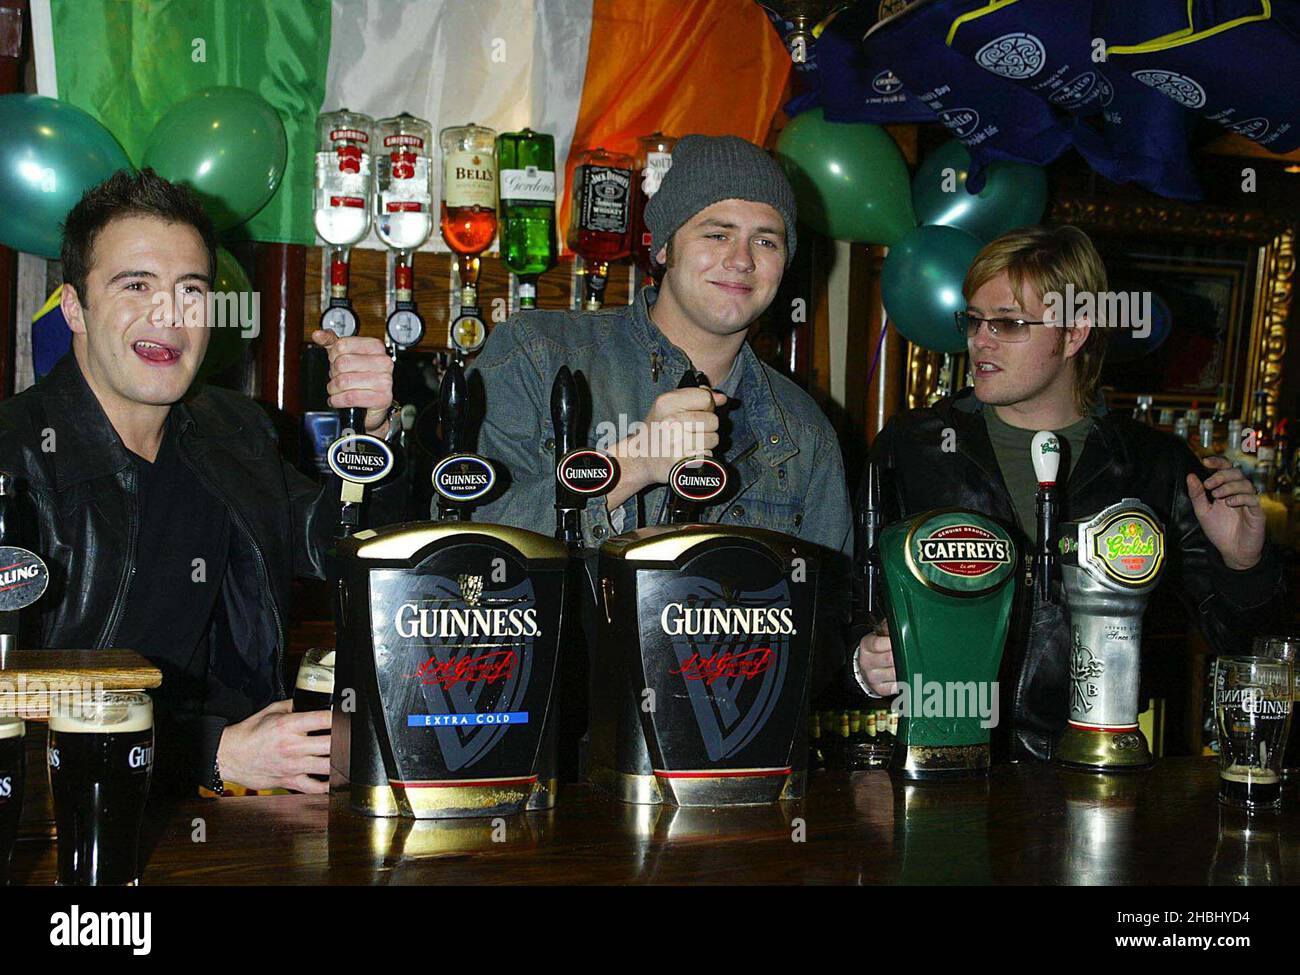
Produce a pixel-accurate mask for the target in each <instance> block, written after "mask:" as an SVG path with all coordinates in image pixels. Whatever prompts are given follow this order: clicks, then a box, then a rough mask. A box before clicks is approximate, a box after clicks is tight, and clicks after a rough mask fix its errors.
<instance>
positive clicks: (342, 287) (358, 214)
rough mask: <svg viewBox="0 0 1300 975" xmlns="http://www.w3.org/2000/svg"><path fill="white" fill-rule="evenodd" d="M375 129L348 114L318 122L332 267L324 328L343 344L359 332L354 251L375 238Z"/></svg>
mask: <svg viewBox="0 0 1300 975" xmlns="http://www.w3.org/2000/svg"><path fill="white" fill-rule="evenodd" d="M374 124H375V123H374V120H373V119H371V117H370V116H369V115H362V114H361V113H360V112H349V111H348V110H347V109H346V108H345V109H342V110H340V111H337V112H324V113H322V114H321V115H320V116H318V117H317V119H316V134H317V139H316V191H315V197H314V201H313V202H314V203H315V223H316V234H317V236H319V237H320V239H321V240H323V241H325V243H326V244H328V245H329V261H330V300H329V306H328V307H327V308H326V309H325V311H324V313H322V315H321V320H320V327H321V328H324V329H328V330H329V331H331V332H334V333H335V334H336V335H338V336H339V337H340V338H346V337H347V336H349V335H355V334H356V332H357V328H358V322H357V316H356V312H354V311H353V310H352V301H351V299H350V298H348V268H349V258H350V254H351V250H352V245H353V244H356V243H359V242H360V241H362V240H363V239H365V236H366V234H368V233H369V232H370V194H371V191H372V189H373V176H372V169H371V157H370V144H371V143H370V139H371V134H372V133H373V131H374Z"/></svg>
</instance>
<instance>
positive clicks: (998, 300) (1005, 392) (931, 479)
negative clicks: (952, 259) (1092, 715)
mask: <svg viewBox="0 0 1300 975" xmlns="http://www.w3.org/2000/svg"><path fill="white" fill-rule="evenodd" d="M1067 285H1071V286H1072V287H1073V293H1074V294H1075V295H1083V294H1085V293H1087V294H1092V295H1100V294H1101V293H1102V292H1104V291H1105V289H1106V276H1105V269H1104V267H1103V265H1102V263H1101V259H1100V257H1099V256H1098V254H1097V252H1096V250H1095V249H1094V247H1093V245H1092V242H1091V241H1090V240H1088V238H1087V236H1086V235H1084V234H1083V233H1082V232H1081V231H1079V230H1077V229H1075V228H1073V227H1061V228H1056V229H1048V228H1042V227H1030V228H1025V229H1022V230H1017V231H1012V232H1010V233H1008V234H1005V235H1003V236H1002V237H1000V238H998V239H997V240H995V241H993V242H992V243H990V244H989V245H987V246H986V247H985V248H984V249H983V250H981V251H980V253H979V254H978V255H977V256H976V258H975V260H974V261H973V262H972V264H971V267H970V270H969V271H968V272H967V276H966V280H965V283H964V285H963V294H964V295H965V297H966V300H967V311H966V313H964V315H962V316H958V317H959V319H960V327H961V328H962V329H963V331H964V333H965V335H966V337H967V348H968V351H969V354H970V360H971V363H972V365H973V369H974V382H975V385H974V387H973V388H967V389H964V390H962V391H961V392H959V393H958V394H957V395H955V396H953V397H950V398H946V399H942V400H940V401H938V402H937V403H935V404H934V405H933V406H930V407H928V408H925V409H919V410H910V411H907V412H905V413H902V414H899V415H898V416H895V417H894V418H893V419H892V420H890V422H889V423H888V424H887V425H886V426H885V428H884V429H883V430H881V432H880V434H879V435H878V436H877V438H876V441H875V443H874V444H873V446H872V454H871V456H872V460H873V461H874V463H875V464H877V465H878V468H879V469H880V471H881V493H882V504H883V505H884V508H885V517H886V521H893V520H898V519H901V518H906V517H910V516H912V515H915V514H918V513H920V512H924V511H927V510H929V509H932V508H943V507H953V506H957V507H964V508H971V509H974V510H976V511H980V512H982V513H984V514H987V515H989V516H991V517H992V518H995V519H997V520H998V521H1000V522H1002V523H1003V524H1004V525H1005V526H1006V527H1007V528H1008V529H1009V530H1010V531H1011V533H1012V535H1013V537H1014V538H1015V539H1016V543H1017V545H1018V546H1019V547H1020V550H1021V551H1022V552H1031V551H1032V541H1033V536H1034V534H1035V527H1034V518H1035V513H1034V491H1035V488H1036V485H1035V479H1034V477H1033V475H1032V467H1031V461H1030V453H1029V441H1030V439H1031V438H1032V437H1033V435H1034V433H1035V432H1036V431H1038V430H1052V431H1054V432H1056V433H1057V435H1058V437H1059V438H1060V439H1061V441H1062V448H1063V449H1062V468H1061V472H1060V476H1059V483H1061V484H1062V485H1063V486H1064V491H1063V495H1064V502H1063V504H1064V510H1063V513H1062V520H1068V519H1070V518H1079V517H1086V516H1089V515H1092V514H1094V513H1095V512H1097V511H1100V510H1101V509H1102V508H1104V507H1106V506H1107V505H1110V504H1113V503H1115V502H1117V501H1119V500H1121V499H1122V498H1138V499H1140V500H1141V501H1143V502H1145V503H1146V504H1148V505H1149V506H1150V507H1151V508H1152V509H1153V510H1154V511H1155V512H1156V514H1157V515H1158V516H1159V518H1160V520H1161V521H1162V522H1163V523H1164V526H1165V532H1166V539H1167V546H1168V558H1169V565H1168V571H1167V575H1166V577H1165V579H1166V581H1165V583H1164V584H1165V585H1172V586H1174V587H1176V588H1177V590H1178V593H1179V595H1180V596H1181V597H1182V598H1183V600H1184V602H1185V603H1186V604H1187V606H1188V610H1189V612H1190V613H1191V615H1192V616H1193V617H1194V618H1195V619H1196V621H1197V623H1198V624H1199V625H1200V627H1201V630H1202V632H1203V633H1204V634H1205V636H1206V638H1207V639H1208V640H1209V641H1210V644H1211V646H1213V647H1214V648H1215V649H1216V650H1217V651H1219V652H1223V653H1246V652H1249V649H1248V648H1249V645H1250V636H1251V634H1252V633H1256V632H1259V631H1260V630H1261V629H1266V628H1268V627H1269V626H1270V625H1272V624H1275V623H1277V622H1279V621H1280V620H1281V619H1282V612H1283V605H1284V589H1283V581H1282V569H1281V565H1280V563H1279V561H1278V560H1277V559H1276V557H1275V556H1274V555H1273V553H1272V552H1271V551H1270V550H1269V548H1268V547H1267V546H1266V544H1265V532H1264V517H1263V514H1262V512H1261V511H1260V507H1259V498H1258V497H1257V496H1256V495H1255V492H1254V489H1253V488H1252V486H1251V483H1250V481H1249V480H1248V479H1247V478H1246V477H1245V476H1244V475H1243V474H1242V472H1241V471H1239V470H1236V469H1234V468H1232V467H1231V466H1230V465H1229V463H1228V462H1227V461H1226V460H1224V459H1223V458H1221V457H1209V458H1206V459H1204V460H1203V461H1202V460H1198V459H1197V457H1196V455H1195V454H1193V453H1192V451H1191V449H1190V448H1189V447H1188V445H1187V444H1186V443H1185V442H1184V441H1182V440H1180V439H1178V438H1176V437H1174V436H1172V435H1171V434H1167V433H1164V432H1161V431H1159V430H1156V429H1155V428H1153V427H1150V426H1147V425H1145V424H1141V423H1138V422H1137V421H1135V420H1133V419H1131V418H1130V417H1127V416H1122V415H1119V414H1117V413H1113V412H1108V411H1106V410H1105V408H1104V406H1103V405H1102V404H1101V403H1100V402H1099V397H1098V391H1097V380H1098V376H1099V374H1100V371H1101V362H1102V358H1103V356H1104V349H1105V338H1106V329H1105V328H1104V327H1099V324H1098V323H1097V322H1094V321H1091V320H1090V318H1089V315H1088V314H1074V312H1075V311H1076V310H1077V306H1073V307H1067V306H1066V305H1065V304H1064V303H1063V302H1062V301H1061V296H1063V295H1068V294H1069V293H1070V290H1069V289H1067V287H1066V286H1067ZM1094 305H1095V306H1097V307H1101V303H1100V302H1094ZM1083 309H1084V311H1086V310H1087V307H1086V304H1085V305H1083ZM1104 324H1105V325H1108V326H1114V327H1126V326H1130V325H1132V326H1135V327H1141V324H1142V323H1140V322H1136V323H1129V322H1106V323H1104ZM1148 324H1149V323H1148ZM1062 325H1064V326H1066V327H1061V326H1062ZM1071 461H1072V462H1071ZM1067 465H1068V467H1067ZM1207 468H1208V470H1207ZM864 488H865V482H864ZM859 497H860V498H861V497H862V494H861V489H860V494H859ZM1026 564H1027V565H1028V563H1026ZM1017 576H1018V579H1017V586H1018V592H1017V598H1016V600H1015V602H1014V609H1013V611H1012V621H1011V629H1010V633H1009V636H1008V639H1007V647H1006V651H1005V653H1004V658H1003V668H1002V676H1001V683H1002V687H1001V691H1000V697H1001V700H1002V702H1003V704H1002V707H1001V710H1002V714H1003V715H1008V714H1010V716H1011V725H1010V728H1009V729H1007V728H1005V727H1004V728H1003V729H1002V736H1003V737H1002V739H1001V740H1002V742H1003V743H1005V744H1007V745H1009V748H1010V755H1011V757H1012V758H1013V759H1015V758H1023V757H1028V756H1032V757H1034V758H1039V759H1048V758H1050V757H1051V749H1052V745H1053V743H1054V741H1055V739H1056V738H1057V737H1058V736H1059V734H1060V733H1061V731H1062V730H1063V729H1064V728H1065V724H1066V719H1067V714H1068V698H1067V690H1068V685H1067V681H1068V674H1069V639H1068V634H1067V625H1066V620H1065V617H1064V615H1063V613H1062V610H1061V608H1060V606H1058V605H1055V604H1042V603H1040V602H1039V601H1038V600H1037V598H1036V597H1035V596H1034V594H1033V592H1032V590H1033V587H1032V586H1029V585H1027V584H1026V583H1027V580H1025V579H1024V578H1019V577H1020V576H1021V574H1019V573H1018V574H1017ZM856 642H857V653H856V654H855V655H854V656H853V659H852V660H851V665H852V669H853V672H854V676H855V677H856V679H857V681H858V683H859V684H860V686H861V687H862V689H863V690H864V691H866V692H867V693H868V694H872V695H876V696H879V695H883V694H889V693H893V692H894V690H895V684H894V678H895V673H894V666H893V657H892V653H891V648H890V641H889V637H888V635H887V634H886V633H870V634H867V635H865V636H862V637H861V639H860V641H856ZM1007 702H1010V704H1011V706H1010V707H1008V706H1007ZM1003 724H1004V725H1005V724H1006V719H1005V718H1004V719H1003ZM1008 731H1010V735H1009V736H1008V735H1007V732H1008ZM1008 739H1009V740H1008ZM995 740H996V739H995Z"/></svg>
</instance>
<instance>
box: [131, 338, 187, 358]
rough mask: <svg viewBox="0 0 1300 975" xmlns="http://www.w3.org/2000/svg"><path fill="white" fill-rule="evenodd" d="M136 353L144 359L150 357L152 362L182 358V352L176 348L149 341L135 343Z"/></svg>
mask: <svg viewBox="0 0 1300 975" xmlns="http://www.w3.org/2000/svg"><path fill="white" fill-rule="evenodd" d="M135 354H136V355H138V356H139V357H140V358H142V359H148V360H149V361H150V362H172V361H174V360H176V359H179V358H180V354H179V353H177V352H176V351H175V350H174V349H168V348H165V347H163V346H161V345H153V344H151V343H147V342H137V343H136V344H135Z"/></svg>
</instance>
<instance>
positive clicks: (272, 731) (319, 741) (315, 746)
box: [217, 700, 330, 792]
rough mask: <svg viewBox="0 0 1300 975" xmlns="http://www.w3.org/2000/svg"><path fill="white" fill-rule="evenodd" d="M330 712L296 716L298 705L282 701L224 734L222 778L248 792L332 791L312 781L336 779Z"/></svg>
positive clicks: (219, 749) (220, 758)
mask: <svg viewBox="0 0 1300 975" xmlns="http://www.w3.org/2000/svg"><path fill="white" fill-rule="evenodd" d="M329 729H330V713H329V711H304V712H302V713H300V714H295V713H294V710H293V701H290V700H285V701H276V702H275V703H274V704H269V705H267V706H266V707H264V708H263V709H262V710H261V711H258V712H257V714H254V715H253V716H252V717H249V718H245V719H244V720H243V721H241V722H239V724H232V725H230V726H229V727H227V728H226V730H225V731H223V732H222V733H221V743H220V745H218V746H217V765H218V766H219V767H220V769H221V777H222V779H224V780H226V781H227V782H237V783H238V784H239V785H242V786H244V787H245V788H246V789H294V790H296V791H298V792H328V791H329V783H328V782H319V781H317V780H316V779H313V778H310V776H312V775H329V774H330V757H329V756H330V736H329V735H328V734H325V735H310V734H309V732H312V731H326V732H328V731H329Z"/></svg>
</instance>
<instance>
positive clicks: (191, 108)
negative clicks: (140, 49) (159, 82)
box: [143, 86, 289, 231]
mask: <svg viewBox="0 0 1300 975" xmlns="http://www.w3.org/2000/svg"><path fill="white" fill-rule="evenodd" d="M288 152H289V143H288V140H287V139H286V138H285V134H284V123H282V122H281V121H280V116H279V115H277V114H276V112H275V109H273V108H272V107H271V106H270V105H268V104H267V103H266V99H264V98H263V97H262V96H261V95H258V94H255V93H254V92H251V91H248V90H247V89H245V88H231V87H226V86H219V87H216V88H204V89H203V90H202V91H197V92H195V93H194V94H193V95H190V96H189V97H188V98H185V99H183V100H182V101H179V102H177V103H176V104H175V105H173V106H171V107H170V108H169V109H167V111H166V112H165V113H164V114H163V117H162V118H160V119H159V120H158V124H157V125H155V126H154V129H153V131H152V132H151V133H150V134H149V141H148V142H147V143H146V144H145V148H144V159H143V164H144V165H145V166H152V167H153V168H154V169H156V170H157V171H158V174H159V175H160V176H164V177H166V178H167V179H169V180H172V181H173V182H177V183H184V184H185V185H187V186H189V187H190V188H191V189H193V190H194V191H195V192H196V193H197V194H198V195H199V199H200V200H202V201H203V205H204V207H206V208H207V211H208V215H209V216H211V217H212V221H213V223H215V224H216V225H217V230H219V231H224V230H229V229H230V228H231V227H234V226H237V225H239V224H241V223H243V222H244V221H245V220H247V219H248V218H249V217H251V216H252V215H253V214H255V213H256V212H257V211H258V210H260V209H262V207H264V206H265V205H266V201H267V200H269V199H271V194H273V193H274V192H275V190H276V187H278V186H279V185H280V178H281V177H282V176H283V175H284V164H285V159H286V158H287V157H288Z"/></svg>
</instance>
